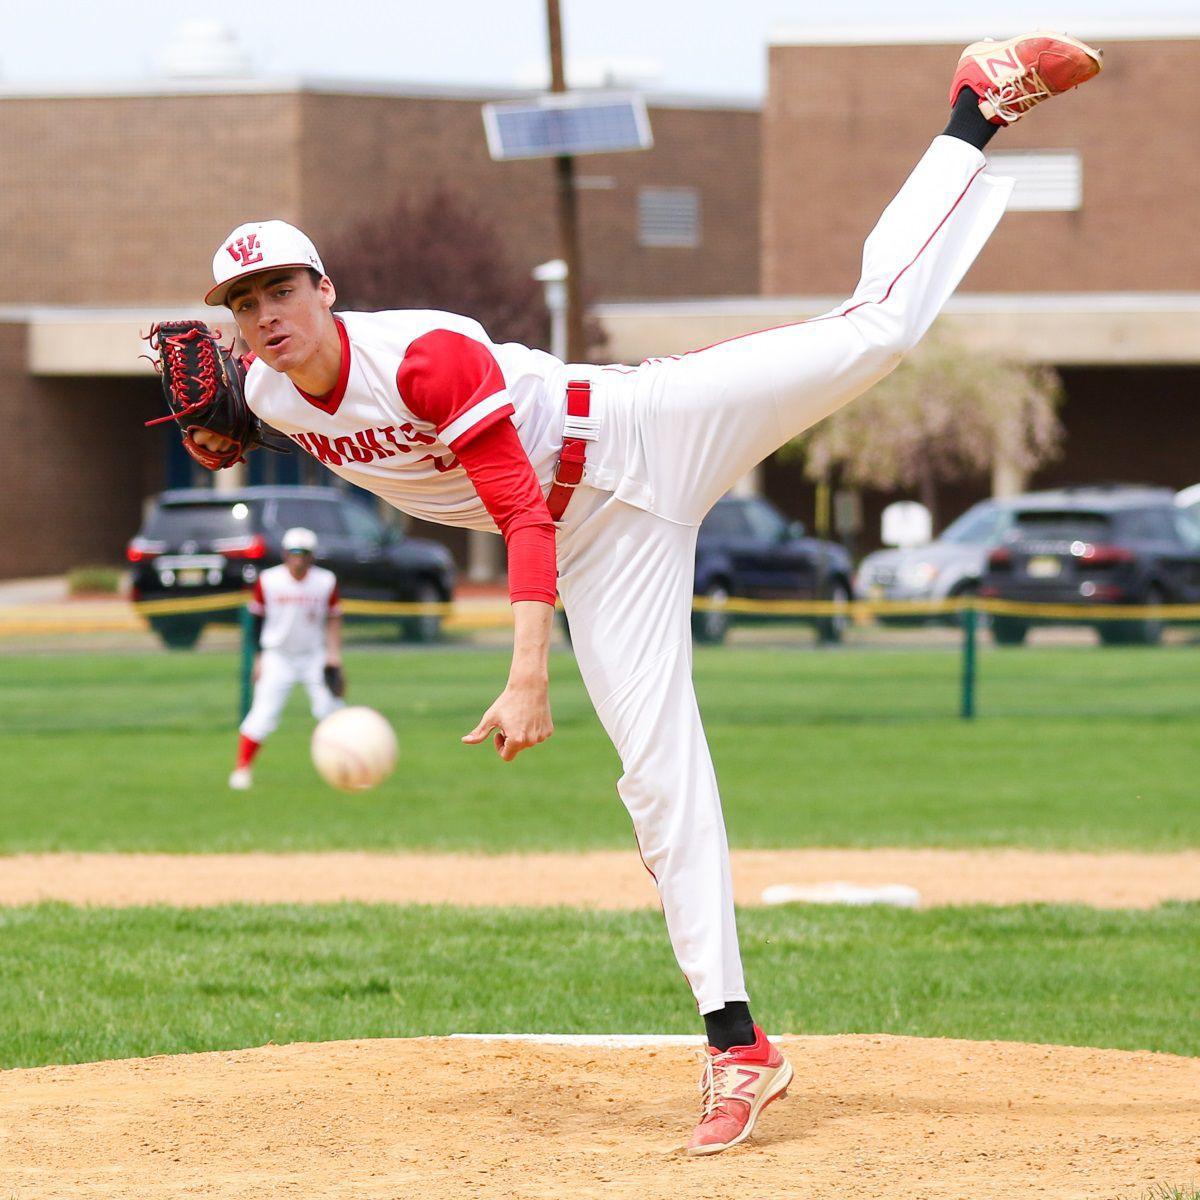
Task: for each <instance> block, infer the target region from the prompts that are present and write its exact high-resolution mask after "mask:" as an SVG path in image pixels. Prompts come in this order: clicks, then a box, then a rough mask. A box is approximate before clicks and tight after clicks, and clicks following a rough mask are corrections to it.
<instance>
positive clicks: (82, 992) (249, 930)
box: [0, 904, 1200, 1067]
mask: <svg viewBox="0 0 1200 1200" xmlns="http://www.w3.org/2000/svg"><path fill="white" fill-rule="evenodd" d="M1198 929H1200V905H1195V904H1191V905H1188V904H1171V905H1165V906H1163V907H1162V908H1160V909H1157V910H1154V911H1152V912H1147V913H1121V912H1102V911H1095V910H1090V909H1086V908H1074V907H1064V908H1053V907H1038V906H1028V907H1014V908H999V909H989V908H959V909H939V910H931V911H929V912H898V911H895V910H886V909H885V910H851V909H841V910H839V909H805V908H800V907H786V908H778V909H758V910H748V911H745V912H743V914H742V940H743V946H744V950H745V959H746V969H747V974H748V977H749V979H750V981H751V986H752V989H753V991H754V995H755V1004H756V1010H757V1011H758V1012H760V1013H761V1014H763V1019H764V1020H765V1021H766V1022H767V1023H768V1024H769V1025H770V1026H771V1028H772V1030H774V1031H778V1032H789V1033H852V1032H887V1033H900V1034H917V1035H926V1036H944V1037H960V1038H1002V1039H1017V1040H1027V1041H1041V1042H1058V1043H1068V1044H1076V1045H1094V1046H1113V1047H1124V1048H1129V1049H1150V1050H1160V1051H1170V1052H1174V1053H1178V1054H1193V1055H1194V1054H1200V1002H1198V1000H1197V994H1196V988H1195V951H1196V945H1197V930H1198ZM468 1031H476V1032H512V1031H523V1032H539V1031H541V1032H595V1033H611V1032H645V1033H698V1032H699V1027H698V1022H697V1021H696V1016H695V1010H694V1008H693V1007H692V1004H691V997H690V996H689V994H688V993H687V989H686V987H685V985H684V983H683V980H682V979H681V977H680V976H679V973H678V971H677V970H676V969H675V967H674V964H673V961H672V959H671V955H670V950H669V948H668V946H667V940H666V934H665V931H664V930H663V926H662V919H661V917H660V916H659V914H658V913H655V912H645V913H621V914H616V913H592V914H584V913H579V912H575V911H572V910H569V909H539V910H516V909H507V910H505V909H497V910H475V911H464V910H455V909H449V908H429V907H393V906H387V905H331V906H319V907H302V906H264V907H252V906H232V907H223V908H213V909H201V910H179V909H168V908H145V909H125V910H111V909H73V908H69V907H67V906H65V905H42V906H37V907H30V908H20V909H9V910H5V911H0V1066H4V1067H11V1066H31V1065H36V1064H41V1063H58V1062H81V1061H88V1060H94V1059H101V1058H123V1057H130V1056H143V1055H149V1054H163V1053H180V1052H183V1051H191V1050H206V1049H218V1048H221V1049H225V1048H233V1047H239V1046H250V1045H258V1044H261V1043H264V1042H268V1041H274V1042H292V1041H324V1040H330V1039H340V1038H360V1037H396V1036H406V1035H413V1034H436V1033H451V1032H468Z"/></svg>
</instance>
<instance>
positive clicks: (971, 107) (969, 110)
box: [942, 87, 1000, 150]
mask: <svg viewBox="0 0 1200 1200" xmlns="http://www.w3.org/2000/svg"><path fill="white" fill-rule="evenodd" d="M999 128H1000V126H999V125H993V124H992V123H991V121H989V120H988V119H987V117H985V116H984V115H983V113H981V112H980V111H979V97H978V96H977V95H975V93H974V92H973V91H971V89H970V88H967V87H965V88H963V90H962V91H961V92H959V93H958V99H957V100H955V102H954V107H953V108H952V109H951V110H950V124H949V125H947V126H946V128H945V129H943V130H942V133H943V135H944V136H945V137H952V138H958V140H959V141H960V142H969V143H970V144H971V145H972V146H974V147H975V148H976V149H977V150H982V149H983V148H984V146H986V145H987V144H988V142H990V141H991V140H992V138H993V137H995V136H996V132H997V131H998V130H999Z"/></svg>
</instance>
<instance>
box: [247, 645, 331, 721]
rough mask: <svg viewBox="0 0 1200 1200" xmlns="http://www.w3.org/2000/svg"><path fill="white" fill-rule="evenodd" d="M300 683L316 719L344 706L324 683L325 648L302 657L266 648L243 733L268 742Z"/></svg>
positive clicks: (318, 719)
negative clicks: (289, 698) (290, 697)
mask: <svg viewBox="0 0 1200 1200" xmlns="http://www.w3.org/2000/svg"><path fill="white" fill-rule="evenodd" d="M298 683H299V684H302V685H303V686H304V690H305V691H307V692H308V703H309V707H310V708H311V710H312V715H313V720H315V721H320V720H321V719H322V718H324V717H327V716H329V714H330V713H331V712H333V711H334V710H335V709H338V708H341V707H342V704H343V701H341V700H339V699H338V698H337V697H336V696H335V695H334V694H333V693H332V692H331V691H330V690H329V688H328V687H326V686H325V653H324V651H323V650H322V652H321V653H320V654H307V655H304V656H303V657H302V658H297V657H295V656H293V655H289V654H281V653H280V652H279V651H278V650H264V651H263V652H262V669H261V670H260V672H259V676H258V682H257V683H256V684H255V685H254V702H253V703H252V704H251V705H250V711H249V712H248V713H247V714H246V719H245V720H244V721H243V722H242V724H241V727H240V732H241V733H244V734H245V735H246V737H248V738H251V739H253V740H254V741H256V742H264V741H266V739H267V738H268V737H270V736H271V734H273V733H274V732H275V730H276V729H277V728H278V727H279V718H280V717H281V716H282V715H283V707H284V705H285V704H287V699H288V697H289V696H290V695H291V694H292V688H294V687H295V686H296V684H298Z"/></svg>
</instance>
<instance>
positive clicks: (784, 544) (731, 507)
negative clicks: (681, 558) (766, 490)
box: [692, 496, 852, 642]
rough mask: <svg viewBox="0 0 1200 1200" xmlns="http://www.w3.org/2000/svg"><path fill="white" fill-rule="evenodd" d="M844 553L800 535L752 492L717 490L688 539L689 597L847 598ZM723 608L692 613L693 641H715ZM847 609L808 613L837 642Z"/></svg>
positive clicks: (722, 626)
mask: <svg viewBox="0 0 1200 1200" xmlns="http://www.w3.org/2000/svg"><path fill="white" fill-rule="evenodd" d="M851 574H852V565H851V562H850V555H849V554H848V553H847V552H846V550H845V548H844V547H842V546H839V545H838V544H837V543H836V542H826V541H821V540H820V539H818V538H812V537H806V536H805V533H804V526H803V525H801V524H800V523H799V522H798V521H796V522H791V523H789V522H788V521H787V520H786V519H785V518H784V517H783V515H782V514H781V513H780V512H779V510H778V509H776V508H775V507H774V506H773V505H772V504H770V503H768V502H767V501H766V500H764V499H762V498H761V497H759V496H725V497H724V498H723V499H721V500H718V501H717V503H716V504H715V505H713V508H712V511H711V512H710V513H709V514H708V516H707V517H705V518H704V522H703V524H702V525H701V526H700V535H699V538H698V539H697V542H696V596H697V598H703V599H704V600H706V601H708V602H710V603H712V604H715V605H718V606H719V605H721V604H722V603H724V602H725V601H727V600H729V599H731V598H733V597H744V598H746V599H749V600H834V601H849V599H850V578H851ZM730 620H731V614H730V613H728V612H724V611H722V610H721V609H720V608H719V607H717V608H714V609H713V610H711V611H707V612H696V613H694V614H693V615H692V634H693V636H694V637H695V639H696V640H697V641H700V642H721V641H723V640H724V638H725V635H726V634H727V633H728V632H729V624H730ZM848 620H849V617H848V616H841V615H838V616H829V617H820V618H813V619H812V623H813V624H814V625H815V626H816V630H817V634H818V636H819V637H820V639H821V640H822V641H823V642H838V641H841V638H842V633H843V631H844V630H845V628H846V624H847V622H848Z"/></svg>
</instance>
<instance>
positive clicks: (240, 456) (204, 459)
mask: <svg viewBox="0 0 1200 1200" xmlns="http://www.w3.org/2000/svg"><path fill="white" fill-rule="evenodd" d="M146 340H147V341H148V342H149V343H150V349H151V350H153V351H154V353H155V355H156V356H157V357H156V359H154V360H153V361H154V365H155V369H156V370H157V371H158V373H159V375H160V376H161V377H162V389H163V396H164V397H165V399H166V401H167V407H168V408H169V409H170V410H171V411H170V412H169V413H168V414H167V415H166V416H165V417H156V418H155V419H154V420H153V421H147V422H146V424H147V425H148V426H149V425H162V424H165V423H166V422H167V421H175V422H176V423H177V424H178V425H179V428H180V429H181V430H182V431H183V448H184V449H185V450H186V451H187V452H188V453H189V454H190V455H191V456H192V457H193V458H194V459H195V460H196V461H197V462H198V463H199V464H200V465H201V466H203V467H207V468H208V469H209V470H210V471H219V470H221V468H222V467H232V466H233V465H234V463H239V462H244V461H245V456H246V455H247V454H248V453H249V452H250V451H251V450H255V449H257V448H258V447H259V446H264V447H266V449H268V450H275V451H277V452H280V453H286V452H287V450H288V445H287V442H286V440H285V439H283V438H282V437H280V438H279V439H275V438H273V437H272V435H271V434H269V433H267V432H266V431H265V430H264V428H263V425H262V422H261V421H259V419H258V418H257V417H256V416H255V415H254V413H252V412H251V411H250V408H249V406H248V405H247V404H246V397H245V394H244V392H243V391H242V381H243V379H244V378H245V371H244V369H243V367H242V364H241V363H240V362H239V361H238V359H236V358H235V357H234V356H233V354H232V352H231V351H230V349H229V348H228V347H227V346H222V345H221V343H220V342H219V341H218V340H217V335H216V334H215V333H213V331H212V330H211V329H209V327H208V326H207V325H205V324H204V322H203V321H163V322H161V323H159V324H157V325H154V326H152V327H151V329H150V334H149V336H148V337H147V339H146ZM200 429H207V430H210V431H211V432H212V433H219V434H221V435H222V436H223V437H226V438H228V439H229V440H230V441H231V442H232V443H233V445H232V446H230V447H228V448H227V449H225V450H221V451H217V450H209V449H208V448H207V447H205V446H201V445H199V444H198V443H197V441H196V439H195V434H196V432H197V430H200Z"/></svg>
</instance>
